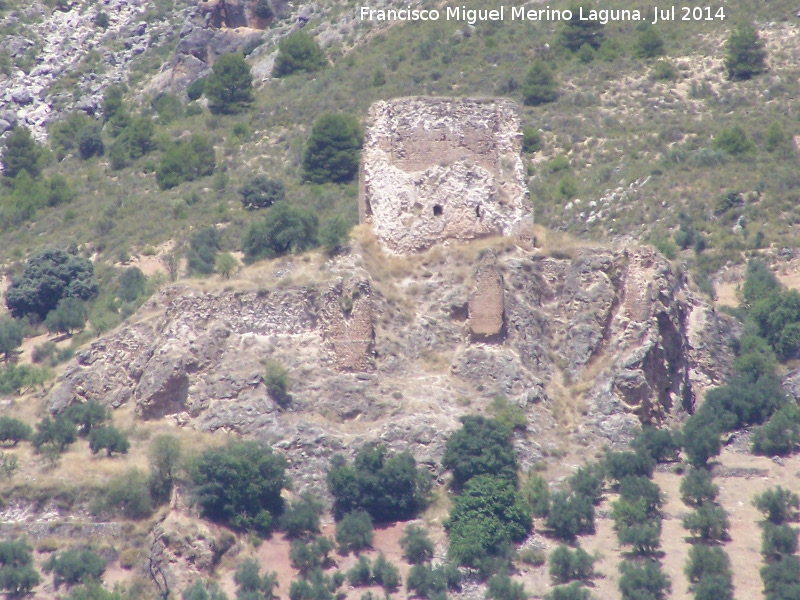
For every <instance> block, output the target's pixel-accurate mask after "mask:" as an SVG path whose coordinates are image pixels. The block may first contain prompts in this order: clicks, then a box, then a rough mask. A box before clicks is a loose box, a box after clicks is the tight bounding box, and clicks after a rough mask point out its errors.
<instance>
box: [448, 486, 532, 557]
mask: <svg viewBox="0 0 800 600" xmlns="http://www.w3.org/2000/svg"><path fill="white" fill-rule="evenodd" d="M530 528H531V514H530V508H529V507H528V505H527V504H526V503H525V501H524V500H523V499H522V497H521V496H520V495H519V494H518V493H517V492H516V490H515V489H514V486H513V485H512V484H511V483H509V482H508V481H507V480H506V479H504V478H500V477H492V476H490V475H478V476H476V477H473V478H472V479H470V480H469V481H468V482H467V484H466V485H465V486H464V489H463V490H462V492H461V494H460V495H458V496H456V497H455V498H454V499H453V504H452V506H451V508H450V517H449V519H448V520H447V521H446V522H445V529H447V532H448V536H449V541H450V546H449V550H448V553H449V555H450V557H451V558H452V559H453V560H454V561H456V562H457V563H458V564H461V565H464V566H469V567H480V566H481V563H482V562H483V561H484V560H485V559H486V558H487V557H498V556H501V557H502V556H506V555H507V554H508V552H509V549H510V544H511V543H512V542H519V541H521V540H523V539H525V537H527V535H528V532H529V531H530Z"/></svg>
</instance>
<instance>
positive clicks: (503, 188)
mask: <svg viewBox="0 0 800 600" xmlns="http://www.w3.org/2000/svg"><path fill="white" fill-rule="evenodd" d="M521 144H522V133H521V130H520V119H519V107H518V106H517V104H516V103H514V102H513V101H511V100H508V99H505V98H492V99H485V100H476V99H469V98H463V99H462V98H399V99H394V100H386V101H380V102H376V103H375V104H373V105H372V107H371V108H370V111H369V122H368V125H367V129H366V134H365V139H364V149H363V153H362V159H361V165H362V166H361V182H360V187H359V216H360V221H361V222H362V223H370V224H371V225H372V227H373V229H374V231H375V234H376V235H377V237H378V239H379V241H380V242H381V244H382V246H383V247H384V248H386V249H387V250H389V251H390V252H394V253H398V254H403V253H409V252H416V251H420V250H424V249H426V248H429V247H430V246H433V245H435V244H437V243H440V242H443V241H445V240H448V239H454V240H470V239H474V238H478V237H484V236H491V235H505V236H511V237H517V238H521V239H530V237H531V226H532V224H533V217H532V210H531V205H530V199H529V195H528V190H527V187H526V185H525V167H524V165H523V162H522V158H521V156H520V150H521Z"/></svg>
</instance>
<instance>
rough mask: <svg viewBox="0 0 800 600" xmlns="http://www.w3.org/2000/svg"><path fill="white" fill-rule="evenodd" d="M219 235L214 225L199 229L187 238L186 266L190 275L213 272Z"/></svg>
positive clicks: (218, 245)
mask: <svg viewBox="0 0 800 600" xmlns="http://www.w3.org/2000/svg"><path fill="white" fill-rule="evenodd" d="M219 247H220V236H219V232H218V231H217V229H216V227H205V228H203V229H199V230H197V231H195V232H194V233H193V234H192V237H191V238H189V248H188V250H187V251H186V266H187V269H188V272H189V274H190V275H209V274H211V273H213V272H214V266H215V264H216V260H217V253H218V252H219V249H220V248H219Z"/></svg>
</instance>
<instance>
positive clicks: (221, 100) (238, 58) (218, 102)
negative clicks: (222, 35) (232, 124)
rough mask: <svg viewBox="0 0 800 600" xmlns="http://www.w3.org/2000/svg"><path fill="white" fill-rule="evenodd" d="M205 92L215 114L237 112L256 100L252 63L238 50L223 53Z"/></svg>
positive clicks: (207, 80)
mask: <svg viewBox="0 0 800 600" xmlns="http://www.w3.org/2000/svg"><path fill="white" fill-rule="evenodd" d="M204 93H205V95H206V96H207V97H208V100H209V108H210V109H211V112H212V113H214V114H225V115H228V114H236V113H239V112H242V111H243V110H245V109H246V108H247V107H249V106H250V105H251V104H252V103H253V100H254V96H253V74H252V72H251V71H250V65H248V64H247V61H245V59H244V57H243V56H242V55H241V54H239V53H238V52H231V53H228V54H223V55H221V56H220V57H219V58H218V59H217V61H216V62H215V63H214V67H213V69H212V73H211V75H209V76H208V78H207V79H206V82H205V88H204Z"/></svg>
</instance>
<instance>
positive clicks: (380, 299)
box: [47, 247, 736, 492]
mask: <svg viewBox="0 0 800 600" xmlns="http://www.w3.org/2000/svg"><path fill="white" fill-rule="evenodd" d="M358 252H359V251H358V249H357V248H356V249H355V250H354V253H353V254H352V255H350V256H342V257H339V258H337V259H335V260H331V261H329V262H328V263H326V267H325V272H326V273H328V276H327V279H326V280H322V281H316V282H315V283H313V284H304V285H286V286H280V285H278V286H274V287H273V288H270V289H264V290H262V291H255V290H253V291H234V290H230V291H226V290H217V291H212V292H209V291H203V290H200V289H194V288H192V287H190V286H186V285H175V286H171V287H167V288H164V289H163V290H162V291H161V292H159V293H158V294H157V295H156V296H154V297H153V298H151V299H150V300H149V301H148V302H147V303H146V304H145V305H144V306H143V307H142V309H141V315H142V316H141V317H138V316H135V317H134V318H133V319H132V321H131V323H130V324H128V325H125V326H123V327H121V328H119V329H118V330H116V331H114V332H112V333H110V334H108V335H106V336H103V337H101V338H99V339H98V340H95V341H94V342H93V343H92V344H91V345H90V346H89V347H88V348H87V349H85V350H83V351H81V352H79V353H78V354H77V355H76V357H75V358H74V360H73V361H72V362H70V363H69V364H68V365H67V366H66V369H65V370H64V372H63V375H62V376H61V378H60V380H59V381H58V383H57V385H56V386H55V388H54V389H53V390H52V391H51V392H50V394H49V397H48V398H47V405H48V406H49V407H50V409H51V410H53V411H55V412H59V411H61V410H63V409H64V408H66V406H68V405H69V404H71V403H73V402H84V401H87V400H97V401H100V402H104V403H106V404H107V405H109V406H113V407H117V406H120V405H121V404H123V403H126V402H134V403H135V407H136V411H137V413H138V414H139V415H140V416H142V417H144V418H162V419H165V420H166V421H167V422H169V423H172V424H173V425H175V426H179V427H188V428H195V429H198V430H203V431H217V430H222V431H231V432H237V433H240V434H242V435H247V436H257V437H258V438H259V439H263V440H265V441H267V442H269V443H272V444H275V446H276V447H277V448H278V449H279V450H280V451H281V452H283V453H285V454H286V456H287V459H288V460H289V464H290V472H291V476H292V478H293V480H294V481H295V482H296V484H297V490H296V491H298V492H301V491H303V489H307V488H309V487H319V486H320V482H321V481H322V485H323V487H324V472H325V469H326V468H327V465H328V461H329V460H330V456H331V455H332V454H333V453H334V452H337V451H340V450H341V449H342V448H345V449H346V450H347V451H348V452H353V451H354V449H355V448H357V447H358V445H360V444H361V443H364V442H367V441H375V440H381V441H383V442H384V443H386V444H387V445H389V446H390V447H391V448H392V449H396V450H404V449H407V448H410V449H412V450H413V451H414V452H415V453H416V455H417V458H418V460H423V461H425V463H426V464H429V465H430V467H431V469H432V471H433V472H434V474H437V473H438V469H439V468H440V467H439V466H438V465H440V461H441V456H442V453H443V452H444V444H445V441H446V439H447V436H448V434H449V432H451V431H452V430H454V429H456V428H457V427H458V423H459V422H458V418H459V417H460V416H461V415H463V414H466V413H472V412H475V411H476V410H483V409H485V407H486V406H487V405H488V404H489V403H490V402H491V401H492V398H493V397H494V396H495V395H498V394H499V395H503V396H506V397H507V398H508V399H509V400H510V401H511V402H513V403H514V404H516V405H517V406H520V407H523V408H524V410H525V412H526V414H527V416H528V435H521V436H520V437H519V439H517V440H516V441H515V446H516V447H517V450H518V452H519V455H520V460H521V462H522V464H524V465H528V466H530V465H532V464H534V463H535V462H536V461H538V460H541V459H542V457H543V456H545V455H546V453H548V452H549V451H550V450H549V446H548V444H550V445H554V446H553V447H555V445H558V444H561V443H563V440H565V439H567V440H569V439H570V438H569V437H567V438H565V437H564V434H563V429H560V428H562V427H563V425H560V424H559V423H558V421H557V418H556V416H555V415H556V413H557V412H558V411H559V410H563V405H566V404H569V403H573V404H574V406H575V411H576V414H579V415H580V416H579V418H580V421H579V422H576V423H575V424H574V432H573V433H572V438H574V439H575V440H577V441H581V442H585V443H587V444H589V443H595V442H596V443H600V444H604V443H607V444H609V445H610V446H613V447H620V446H622V445H624V444H625V443H626V442H627V441H628V440H629V438H630V435H631V432H632V431H633V430H634V429H635V427H636V426H637V425H638V424H640V423H641V422H643V421H644V422H653V423H663V422H668V421H670V420H673V419H675V420H679V419H681V418H683V417H684V416H685V414H686V413H687V412H690V411H692V410H694V408H695V406H696V404H697V402H698V401H699V400H700V399H701V398H702V392H703V391H704V390H705V389H708V387H710V386H713V385H718V384H719V383H721V382H723V381H725V379H726V377H727V376H728V374H729V373H730V372H731V361H732V359H731V355H730V350H729V348H728V340H729V339H730V336H731V335H733V334H735V333H736V326H735V325H734V324H733V323H732V320H731V319H730V318H728V317H726V316H725V315H720V314H717V313H716V312H714V311H713V309H712V308H711V307H709V306H708V305H707V304H705V302H704V301H703V300H702V298H701V297H699V296H698V295H696V294H695V293H694V292H693V291H692V289H691V288H690V287H689V286H688V284H687V281H686V280H685V278H684V277H683V275H682V274H680V273H677V272H675V271H674V270H673V269H672V267H671V265H670V263H669V262H668V261H666V260H665V259H664V258H663V257H662V256H661V255H660V254H658V252H656V251H655V250H654V249H651V248H639V247H633V248H629V249H628V250H625V251H617V250H610V249H606V248H582V249H577V250H575V251H574V252H572V253H571V255H569V256H568V255H558V256H556V257H553V256H544V255H541V254H531V253H530V252H527V251H524V250H521V249H519V248H506V249H505V250H501V249H499V248H496V249H495V250H490V251H486V252H484V253H483V254H482V255H480V254H478V257H477V258H472V255H470V254H469V253H467V252H459V251H454V252H452V253H449V252H447V251H442V252H440V253H438V258H435V257H436V256H437V253H430V255H426V256H425V257H424V258H422V259H420V260H421V261H424V262H422V264H426V263H427V264H428V266H426V267H425V269H424V272H413V271H410V272H408V273H407V274H405V275H403V276H401V277H397V278H394V277H393V276H392V275H387V273H386V272H383V273H378V272H376V273H375V275H374V277H375V279H373V276H371V275H370V273H369V272H368V271H367V270H365V269H364V268H362V267H360V266H358V265H359V264H360V262H361V261H362V260H363V257H362V256H359V254H358ZM476 254H477V252H476ZM292 260H297V261H298V263H296V264H294V263H292ZM301 260H302V259H286V261H287V262H285V263H283V264H282V265H281V268H280V269H279V270H276V272H275V276H276V277H283V276H285V275H286V274H289V273H294V270H295V269H298V270H299V268H301V264H302V263H301V262H299V261H301ZM391 260H395V259H391ZM396 260H404V261H407V262H408V264H409V265H419V264H420V262H417V257H410V258H403V259H396ZM437 260H438V261H439V262H438V263H435V261H437ZM431 262H434V263H435V264H430V263H431ZM303 268H307V267H303ZM470 273H472V274H473V275H472V277H471V278H470V277H469V274H470ZM137 318H138V320H137ZM498 328H499V331H500V332H501V333H502V335H501V336H497V335H496V334H495V332H497V331H498ZM266 360H271V361H275V362H278V363H280V364H281V365H283V366H284V367H285V368H286V369H287V371H288V373H289V379H290V385H289V393H290V395H291V399H290V401H289V402H288V403H284V405H283V406H281V405H278V404H276V403H275V402H274V400H273V399H272V398H271V397H270V395H269V394H268V393H267V388H266V384H265V380H264V379H265V367H264V362H265V361H266ZM558 403H561V405H562V408H559V406H558ZM559 430H561V431H562V433H559V434H557V435H556V433H555V432H556V431H559ZM548 436H549V438H548ZM548 440H550V441H548ZM320 477H321V478H322V479H320Z"/></svg>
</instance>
